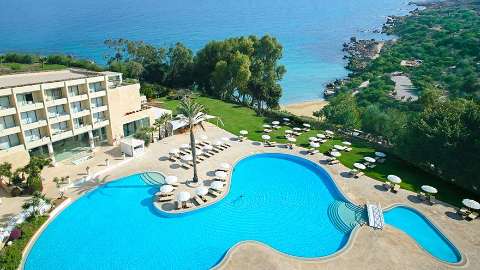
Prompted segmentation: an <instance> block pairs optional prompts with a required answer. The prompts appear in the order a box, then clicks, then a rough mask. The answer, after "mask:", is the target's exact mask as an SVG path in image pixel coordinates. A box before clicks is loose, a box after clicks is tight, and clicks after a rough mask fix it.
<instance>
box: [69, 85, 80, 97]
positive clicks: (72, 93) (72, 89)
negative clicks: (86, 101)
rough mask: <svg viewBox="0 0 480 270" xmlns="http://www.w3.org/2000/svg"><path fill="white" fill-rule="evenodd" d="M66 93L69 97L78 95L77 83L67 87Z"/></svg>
mask: <svg viewBox="0 0 480 270" xmlns="http://www.w3.org/2000/svg"><path fill="white" fill-rule="evenodd" d="M68 94H69V95H70V96H71V97H74V96H78V95H80V87H79V86H78V85H72V86H69V87H68Z"/></svg>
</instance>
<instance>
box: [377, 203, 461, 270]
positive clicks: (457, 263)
mask: <svg viewBox="0 0 480 270" xmlns="http://www.w3.org/2000/svg"><path fill="white" fill-rule="evenodd" d="M395 207H404V208H408V209H410V210H412V211H414V212H416V213H417V214H419V215H421V216H422V217H423V218H424V219H426V220H427V221H428V222H429V223H430V224H431V225H432V226H433V228H434V229H435V230H436V231H437V232H438V233H440V235H442V236H443V237H444V238H445V240H447V242H448V243H449V244H451V245H452V246H453V248H454V249H455V251H457V252H458V254H459V255H460V261H458V262H455V263H452V262H447V261H444V260H441V259H439V258H437V257H435V256H433V255H432V254H431V253H430V252H428V251H427V250H426V249H425V248H424V247H422V246H421V245H420V244H419V243H418V242H417V240H415V239H414V238H413V237H412V236H410V235H409V234H408V233H406V232H404V231H403V230H401V229H399V228H397V227H395V226H393V225H390V224H387V223H386V224H385V225H388V227H389V228H392V229H394V230H397V231H399V232H401V233H403V234H405V235H407V236H408V237H409V238H410V239H412V240H413V242H414V243H415V245H417V246H418V247H419V248H420V249H421V250H423V251H424V252H425V253H426V254H427V255H428V256H430V257H431V258H433V259H434V260H436V261H437V262H440V263H443V264H446V265H449V266H453V267H465V266H467V265H468V260H467V256H466V255H465V254H464V253H463V252H461V251H460V249H459V248H458V247H457V245H456V244H455V243H454V242H453V241H452V240H451V239H450V238H449V237H448V236H447V235H446V234H445V233H443V232H442V230H441V229H440V227H439V226H438V224H436V223H435V222H434V221H432V220H431V219H430V218H428V217H427V216H426V215H424V214H423V213H422V212H421V211H420V210H418V209H416V208H414V207H412V206H410V205H406V204H403V203H394V204H390V205H388V206H387V207H384V208H383V211H384V212H385V211H388V210H391V209H393V208H395Z"/></svg>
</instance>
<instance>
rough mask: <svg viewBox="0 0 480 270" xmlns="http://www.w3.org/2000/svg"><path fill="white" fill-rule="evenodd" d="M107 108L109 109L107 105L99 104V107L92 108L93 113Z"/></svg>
mask: <svg viewBox="0 0 480 270" xmlns="http://www.w3.org/2000/svg"><path fill="white" fill-rule="evenodd" d="M106 110H108V107H107V105H103V106H98V107H95V108H92V114H94V113H97V112H103V111H106Z"/></svg>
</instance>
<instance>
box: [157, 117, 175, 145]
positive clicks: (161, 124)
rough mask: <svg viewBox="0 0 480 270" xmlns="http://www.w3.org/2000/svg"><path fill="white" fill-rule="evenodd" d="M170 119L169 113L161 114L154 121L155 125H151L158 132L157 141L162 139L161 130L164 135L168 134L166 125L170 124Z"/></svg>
mask: <svg viewBox="0 0 480 270" xmlns="http://www.w3.org/2000/svg"><path fill="white" fill-rule="evenodd" d="M171 119H172V115H171V114H169V113H163V114H162V115H160V117H159V118H157V119H155V123H154V124H153V125H154V126H155V127H156V128H157V130H158V139H159V140H161V139H162V128H163V130H164V131H165V135H167V134H168V128H167V124H168V123H169V122H170V120H171Z"/></svg>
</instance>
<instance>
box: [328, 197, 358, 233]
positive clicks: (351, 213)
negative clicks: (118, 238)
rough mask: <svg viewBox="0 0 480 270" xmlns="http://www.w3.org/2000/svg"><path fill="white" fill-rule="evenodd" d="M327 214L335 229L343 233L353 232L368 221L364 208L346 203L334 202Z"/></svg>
mask: <svg viewBox="0 0 480 270" xmlns="http://www.w3.org/2000/svg"><path fill="white" fill-rule="evenodd" d="M327 213H328V217H329V218H330V219H331V220H332V223H333V224H334V225H335V227H336V228H337V229H338V230H339V231H341V232H343V233H349V232H351V231H352V230H353V229H354V228H355V227H356V226H358V225H359V224H362V223H364V222H365V221H366V220H367V217H366V211H365V209H364V208H362V207H359V206H357V205H354V204H351V203H349V202H344V201H334V202H333V203H332V204H330V205H329V207H328V211H327Z"/></svg>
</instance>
